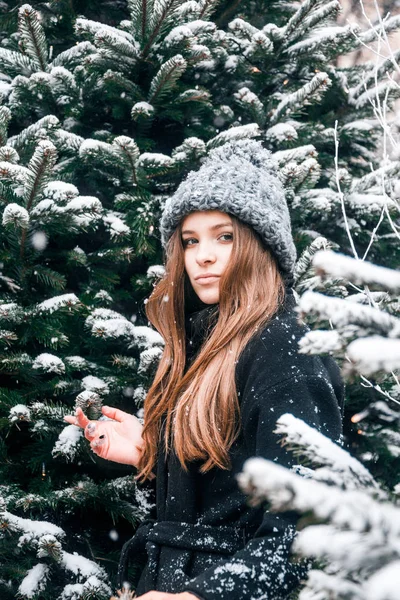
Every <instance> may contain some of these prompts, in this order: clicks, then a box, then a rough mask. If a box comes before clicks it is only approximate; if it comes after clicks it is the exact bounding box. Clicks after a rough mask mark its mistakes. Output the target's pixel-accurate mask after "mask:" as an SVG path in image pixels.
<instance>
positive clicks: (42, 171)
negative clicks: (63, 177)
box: [24, 140, 57, 211]
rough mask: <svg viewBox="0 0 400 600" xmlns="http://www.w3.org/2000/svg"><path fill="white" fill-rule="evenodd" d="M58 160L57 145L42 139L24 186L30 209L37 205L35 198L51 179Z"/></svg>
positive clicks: (29, 167)
mask: <svg viewBox="0 0 400 600" xmlns="http://www.w3.org/2000/svg"><path fill="white" fill-rule="evenodd" d="M56 161H57V149H56V147H55V146H54V145H53V144H52V143H51V142H50V141H48V140H42V141H40V142H39V144H38V145H37V147H36V149H35V152H34V153H33V156H32V158H31V160H30V161H29V164H28V169H29V171H28V174H27V181H26V183H25V186H24V197H25V199H26V202H27V204H26V209H27V210H28V211H29V210H30V209H31V208H32V206H34V205H35V200H36V199H37V197H38V195H39V194H40V193H41V191H42V189H43V187H44V186H45V185H46V184H47V182H48V181H49V179H50V176H51V174H52V169H53V167H54V165H55V163H56Z"/></svg>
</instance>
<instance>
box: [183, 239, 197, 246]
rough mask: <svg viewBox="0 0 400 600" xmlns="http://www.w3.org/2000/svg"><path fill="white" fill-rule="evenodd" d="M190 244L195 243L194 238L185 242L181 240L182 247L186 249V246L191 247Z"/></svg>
mask: <svg viewBox="0 0 400 600" xmlns="http://www.w3.org/2000/svg"><path fill="white" fill-rule="evenodd" d="M191 242H197V240H196V238H186V239H185V240H182V244H183V247H184V248H186V246H193V244H191Z"/></svg>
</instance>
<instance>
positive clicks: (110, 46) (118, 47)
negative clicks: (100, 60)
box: [94, 29, 138, 61]
mask: <svg viewBox="0 0 400 600" xmlns="http://www.w3.org/2000/svg"><path fill="white" fill-rule="evenodd" d="M94 41H95V43H96V45H97V46H98V47H99V48H104V49H105V50H109V51H111V52H112V53H115V54H116V55H117V56H118V60H121V58H122V57H124V58H131V59H134V61H136V60H137V58H138V49H137V47H136V46H137V45H136V44H132V43H131V42H130V41H128V40H127V39H125V38H123V37H121V36H120V35H115V34H114V32H110V31H109V30H108V29H100V31H98V32H97V33H96V35H95V37H94Z"/></svg>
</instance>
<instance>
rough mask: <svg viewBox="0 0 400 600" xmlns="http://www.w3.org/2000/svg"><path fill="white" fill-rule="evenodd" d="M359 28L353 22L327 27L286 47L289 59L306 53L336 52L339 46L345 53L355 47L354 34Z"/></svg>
mask: <svg viewBox="0 0 400 600" xmlns="http://www.w3.org/2000/svg"><path fill="white" fill-rule="evenodd" d="M358 30H359V28H358V26H356V25H353V24H352V25H347V26H346V27H337V26H335V27H326V28H324V29H322V30H321V31H319V32H317V33H316V34H315V35H314V36H311V37H309V38H306V39H305V40H302V41H301V42H297V43H296V44H293V45H292V46H289V47H288V48H286V49H285V54H287V55H288V58H289V60H294V59H295V58H297V57H299V56H304V55H306V54H307V55H310V54H313V55H314V56H315V55H317V54H318V53H320V55H321V57H322V56H325V54H336V53H337V48H338V46H340V47H341V49H342V53H343V54H344V53H345V52H350V51H351V50H353V49H354V37H353V36H354V34H356V33H358ZM321 53H324V54H321ZM325 60H327V59H325Z"/></svg>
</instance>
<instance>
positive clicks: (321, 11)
mask: <svg viewBox="0 0 400 600" xmlns="http://www.w3.org/2000/svg"><path fill="white" fill-rule="evenodd" d="M341 9H342V7H341V5H340V2H338V0H332V1H331V2H328V4H325V5H323V6H321V7H320V8H318V9H317V10H315V11H314V12H311V14H310V15H309V17H308V18H307V19H305V20H304V21H303V22H302V24H301V27H298V28H297V29H295V30H294V31H293V32H292V35H291V36H289V37H285V38H284V41H283V45H282V47H283V48H286V47H287V46H288V45H289V44H291V43H293V42H294V41H295V40H297V39H298V38H299V37H303V36H304V35H305V34H306V33H307V31H310V29H313V28H314V27H315V26H316V25H319V26H321V25H322V24H323V22H324V21H326V20H327V19H330V18H332V19H334V18H336V17H337V15H338V13H339V12H340V11H341Z"/></svg>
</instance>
